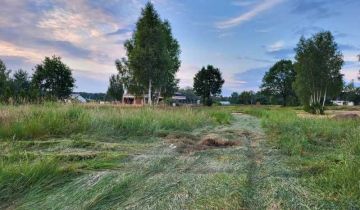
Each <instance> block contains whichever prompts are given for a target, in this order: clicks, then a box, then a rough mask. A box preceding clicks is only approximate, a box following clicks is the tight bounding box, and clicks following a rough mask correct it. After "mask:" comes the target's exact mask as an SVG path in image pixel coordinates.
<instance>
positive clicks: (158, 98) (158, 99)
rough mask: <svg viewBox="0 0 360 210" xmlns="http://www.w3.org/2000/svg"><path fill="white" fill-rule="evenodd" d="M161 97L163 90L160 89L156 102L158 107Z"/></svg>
mask: <svg viewBox="0 0 360 210" xmlns="http://www.w3.org/2000/svg"><path fill="white" fill-rule="evenodd" d="M160 96H161V88H160V89H159V95H158V97H157V101H156V104H157V105H159V101H160Z"/></svg>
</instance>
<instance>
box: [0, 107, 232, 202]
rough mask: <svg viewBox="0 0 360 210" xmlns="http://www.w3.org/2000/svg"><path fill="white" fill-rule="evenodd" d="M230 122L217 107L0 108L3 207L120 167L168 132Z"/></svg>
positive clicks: (0, 173) (1, 199)
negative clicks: (88, 174) (91, 172)
mask: <svg viewBox="0 0 360 210" xmlns="http://www.w3.org/2000/svg"><path fill="white" fill-rule="evenodd" d="M230 120H231V115H230V114H229V113H228V112H224V111H216V110H215V109H214V110H212V109H207V110H200V109H196V110H193V109H189V108H179V109H173V108H147V107H144V108H132V107H117V106H98V105H85V106H81V105H63V104H56V103H46V104H44V105H21V106H0V121H1V124H0V139H1V140H0V146H1V150H0V207H1V206H2V205H4V206H7V205H9V203H11V202H14V201H16V200H18V199H21V198H22V197H23V196H24V195H26V194H27V193H28V191H30V190H31V191H32V192H34V188H36V189H37V190H40V191H42V192H43V191H47V190H51V189H52V188H54V187H56V186H58V185H61V184H64V183H65V182H67V181H69V180H71V179H73V178H75V177H77V176H79V175H81V174H82V173H85V171H86V170H101V169H111V168H117V167H119V165H121V162H122V161H126V159H127V158H129V157H130V156H131V155H133V154H134V153H137V151H142V150H144V149H146V147H147V146H149V147H150V145H151V143H152V142H154V141H157V140H158V138H159V137H161V136H166V135H167V134H168V133H170V132H191V131H192V130H194V129H196V128H200V127H205V126H215V125H217V124H226V123H229V122H230ZM35 192H36V190H35ZM4 206H3V207H4Z"/></svg>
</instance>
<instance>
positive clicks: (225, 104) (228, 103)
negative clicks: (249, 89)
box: [219, 101, 230, 106]
mask: <svg viewBox="0 0 360 210" xmlns="http://www.w3.org/2000/svg"><path fill="white" fill-rule="evenodd" d="M219 103H220V104H221V105H222V106H229V105H230V101H220V102H219Z"/></svg>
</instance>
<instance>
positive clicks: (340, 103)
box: [331, 100, 354, 106]
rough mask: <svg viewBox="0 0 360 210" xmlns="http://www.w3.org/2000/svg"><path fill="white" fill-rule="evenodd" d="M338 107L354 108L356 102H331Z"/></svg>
mask: <svg viewBox="0 0 360 210" xmlns="http://www.w3.org/2000/svg"><path fill="white" fill-rule="evenodd" d="M331 103H333V104H334V105H336V106H354V102H352V101H341V100H333V101H331Z"/></svg>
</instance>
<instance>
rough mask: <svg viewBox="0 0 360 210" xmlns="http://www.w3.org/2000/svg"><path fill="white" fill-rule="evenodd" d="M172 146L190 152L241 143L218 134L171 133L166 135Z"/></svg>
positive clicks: (183, 151)
mask: <svg viewBox="0 0 360 210" xmlns="http://www.w3.org/2000/svg"><path fill="white" fill-rule="evenodd" d="M166 142H167V143H170V144H171V145H170V147H172V148H176V149H177V151H179V152H181V153H189V152H194V151H200V150H207V149H214V148H226V147H234V146H238V145H240V144H241V142H240V141H231V140H228V139H226V138H224V137H221V136H220V135H218V134H207V135H205V136H194V135H190V134H184V135H179V134H170V135H168V136H167V137H166Z"/></svg>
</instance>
